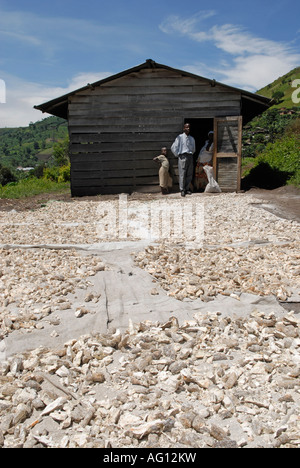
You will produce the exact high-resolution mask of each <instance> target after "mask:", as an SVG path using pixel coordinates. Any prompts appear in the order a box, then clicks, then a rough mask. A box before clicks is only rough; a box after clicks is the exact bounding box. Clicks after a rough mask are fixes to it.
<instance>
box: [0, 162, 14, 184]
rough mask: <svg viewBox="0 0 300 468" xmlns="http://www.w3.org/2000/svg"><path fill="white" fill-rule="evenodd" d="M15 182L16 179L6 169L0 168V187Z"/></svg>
mask: <svg viewBox="0 0 300 468" xmlns="http://www.w3.org/2000/svg"><path fill="white" fill-rule="evenodd" d="M16 181H17V179H16V177H15V176H14V174H13V173H12V171H11V170H10V169H9V168H8V167H1V166H0V185H2V186H4V185H7V184H10V183H11V182H16Z"/></svg>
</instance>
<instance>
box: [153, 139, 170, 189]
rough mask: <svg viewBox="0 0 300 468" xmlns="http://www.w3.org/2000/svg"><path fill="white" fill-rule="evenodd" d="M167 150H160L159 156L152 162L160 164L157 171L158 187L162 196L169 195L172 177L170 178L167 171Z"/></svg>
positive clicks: (168, 165) (168, 166)
mask: <svg viewBox="0 0 300 468" xmlns="http://www.w3.org/2000/svg"><path fill="white" fill-rule="evenodd" d="M167 155H168V149H167V148H166V146H164V147H163V148H162V149H161V154H160V155H159V156H156V157H155V158H153V161H155V162H157V163H159V164H160V169H159V173H158V174H159V186H160V189H161V193H162V194H163V195H167V194H168V193H169V189H170V188H171V187H172V185H173V181H172V177H171V176H170V173H169V169H170V163H169V160H168V156H167Z"/></svg>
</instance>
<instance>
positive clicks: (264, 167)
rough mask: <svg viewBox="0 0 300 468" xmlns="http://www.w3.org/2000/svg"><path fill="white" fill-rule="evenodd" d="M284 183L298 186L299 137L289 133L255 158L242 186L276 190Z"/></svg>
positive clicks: (299, 167)
mask: <svg viewBox="0 0 300 468" xmlns="http://www.w3.org/2000/svg"><path fill="white" fill-rule="evenodd" d="M286 183H289V184H296V185H300V136H299V134H297V133H289V132H287V134H286V135H285V136H283V137H282V138H280V139H278V140H276V141H275V142H274V143H269V144H268V145H267V146H266V148H265V149H264V151H263V152H262V153H261V154H260V155H259V156H258V157H257V158H256V160H255V166H254V167H253V169H252V170H251V171H250V173H249V174H248V176H247V177H245V179H244V184H245V185H248V186H256V187H261V188H276V187H280V186H281V185H284V184H286Z"/></svg>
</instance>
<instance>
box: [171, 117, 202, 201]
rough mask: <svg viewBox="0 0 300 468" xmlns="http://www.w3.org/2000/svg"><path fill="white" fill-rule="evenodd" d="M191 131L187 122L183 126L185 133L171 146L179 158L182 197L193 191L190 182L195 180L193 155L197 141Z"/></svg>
mask: <svg viewBox="0 0 300 468" xmlns="http://www.w3.org/2000/svg"><path fill="white" fill-rule="evenodd" d="M190 131H191V125H190V124H189V123H186V124H185V125H184V127H183V133H181V134H180V135H178V137H177V138H176V140H175V141H174V143H173V145H172V147H171V150H172V153H173V154H174V156H176V158H178V171H179V189H180V192H181V196H182V197H185V195H186V194H188V195H190V194H191V193H192V192H191V191H190V184H191V182H192V180H193V171H194V161H193V155H194V153H195V151H196V142H195V139H194V138H193V137H192V136H191V135H190Z"/></svg>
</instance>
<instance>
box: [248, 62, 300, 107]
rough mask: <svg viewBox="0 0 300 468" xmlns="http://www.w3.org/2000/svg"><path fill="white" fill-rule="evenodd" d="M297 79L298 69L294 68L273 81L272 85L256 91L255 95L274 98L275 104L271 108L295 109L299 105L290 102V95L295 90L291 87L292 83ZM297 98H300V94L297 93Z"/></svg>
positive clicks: (299, 75)
mask: <svg viewBox="0 0 300 468" xmlns="http://www.w3.org/2000/svg"><path fill="white" fill-rule="evenodd" d="M297 79H298V80H299V79H300V67H297V68H294V70H291V71H290V72H289V73H287V74H286V75H284V76H281V77H280V78H278V79H277V80H275V81H273V83H270V84H268V85H267V86H265V87H264V88H262V89H260V90H259V91H257V94H262V95H263V96H266V97H268V98H274V99H275V104H274V106H273V107H277V108H281V107H286V108H292V107H295V106H296V107H297V106H299V104H297V103H294V102H293V101H292V94H293V93H294V91H295V90H296V88H293V87H292V82H293V81H294V80H297ZM298 96H300V93H298Z"/></svg>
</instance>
